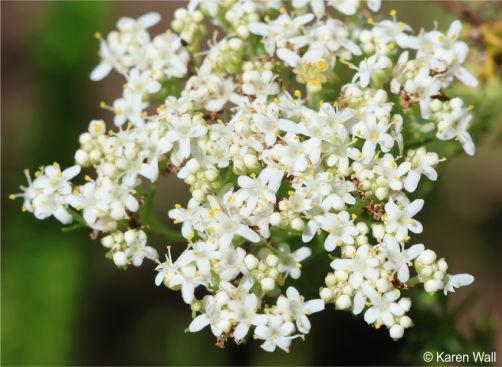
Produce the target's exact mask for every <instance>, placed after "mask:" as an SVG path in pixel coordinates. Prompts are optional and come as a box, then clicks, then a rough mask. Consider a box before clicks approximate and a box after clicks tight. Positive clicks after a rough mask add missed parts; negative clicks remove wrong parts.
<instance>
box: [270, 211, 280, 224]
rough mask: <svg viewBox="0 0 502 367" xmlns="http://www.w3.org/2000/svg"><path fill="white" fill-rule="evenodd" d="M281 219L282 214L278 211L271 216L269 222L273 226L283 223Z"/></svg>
mask: <svg viewBox="0 0 502 367" xmlns="http://www.w3.org/2000/svg"><path fill="white" fill-rule="evenodd" d="M281 221H282V217H281V214H280V213H277V212H275V213H273V214H272V215H271V216H270V218H269V222H270V224H271V225H272V226H278V225H279V224H281Z"/></svg>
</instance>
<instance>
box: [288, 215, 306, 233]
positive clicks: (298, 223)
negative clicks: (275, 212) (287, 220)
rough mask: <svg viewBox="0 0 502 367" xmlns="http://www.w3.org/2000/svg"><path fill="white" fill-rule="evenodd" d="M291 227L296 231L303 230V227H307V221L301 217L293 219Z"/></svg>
mask: <svg viewBox="0 0 502 367" xmlns="http://www.w3.org/2000/svg"><path fill="white" fill-rule="evenodd" d="M291 228H293V229H294V230H295V231H303V228H305V223H304V222H303V220H302V219H301V218H295V219H293V220H292V221H291Z"/></svg>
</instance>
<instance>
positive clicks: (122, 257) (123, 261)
mask: <svg viewBox="0 0 502 367" xmlns="http://www.w3.org/2000/svg"><path fill="white" fill-rule="evenodd" d="M113 262H114V263H115V265H117V266H118V267H122V266H126V265H127V256H126V254H125V253H124V252H123V251H117V252H116V253H114V254H113Z"/></svg>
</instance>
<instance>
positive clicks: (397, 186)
mask: <svg viewBox="0 0 502 367" xmlns="http://www.w3.org/2000/svg"><path fill="white" fill-rule="evenodd" d="M410 167H411V164H410V163H409V162H402V163H400V164H399V165H398V164H397V163H396V161H395V160H394V157H393V156H392V154H390V153H387V154H385V155H384V156H383V158H382V159H380V160H379V161H378V167H376V168H375V172H377V173H378V174H380V175H381V176H382V177H384V178H385V179H386V180H387V183H388V185H389V187H390V188H391V189H392V190H396V191H398V190H401V189H402V188H403V179H402V177H403V176H404V175H405V174H406V173H407V172H408V171H409V170H410Z"/></svg>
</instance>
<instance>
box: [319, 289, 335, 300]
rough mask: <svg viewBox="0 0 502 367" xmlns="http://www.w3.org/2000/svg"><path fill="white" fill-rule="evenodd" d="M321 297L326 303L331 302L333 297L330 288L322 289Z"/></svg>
mask: <svg viewBox="0 0 502 367" xmlns="http://www.w3.org/2000/svg"><path fill="white" fill-rule="evenodd" d="M319 296H320V297H321V299H322V300H323V301H324V302H325V303H327V302H329V301H330V300H331V298H332V297H333V295H332V293H331V290H330V289H329V288H322V289H321V291H320V292H319Z"/></svg>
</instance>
